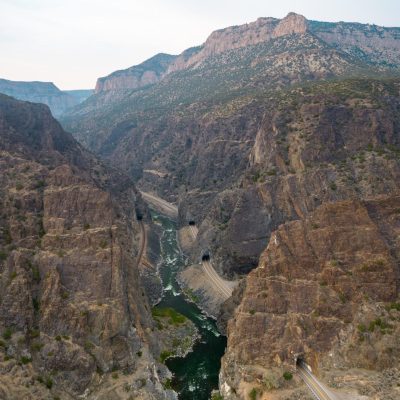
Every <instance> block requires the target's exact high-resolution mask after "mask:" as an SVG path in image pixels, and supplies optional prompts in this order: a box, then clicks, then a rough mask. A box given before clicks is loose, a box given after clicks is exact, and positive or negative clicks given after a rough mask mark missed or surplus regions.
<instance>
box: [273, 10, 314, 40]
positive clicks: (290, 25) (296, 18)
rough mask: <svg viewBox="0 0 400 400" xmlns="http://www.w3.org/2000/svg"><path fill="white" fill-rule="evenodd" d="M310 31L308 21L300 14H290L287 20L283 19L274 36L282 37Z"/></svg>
mask: <svg viewBox="0 0 400 400" xmlns="http://www.w3.org/2000/svg"><path fill="white" fill-rule="evenodd" d="M307 29H308V21H307V19H306V18H305V17H304V16H303V15H300V14H296V13H294V12H290V13H289V14H288V15H287V16H286V17H285V18H283V19H281V20H280V21H279V23H278V25H277V26H276V28H275V30H274V36H275V37H280V36H285V35H290V34H292V33H297V34H303V33H306V32H307Z"/></svg>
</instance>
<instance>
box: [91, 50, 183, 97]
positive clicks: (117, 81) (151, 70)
mask: <svg viewBox="0 0 400 400" xmlns="http://www.w3.org/2000/svg"><path fill="white" fill-rule="evenodd" d="M176 57H177V56H172V55H170V54H163V53H161V54H157V55H155V56H154V57H152V58H150V59H148V60H146V61H145V62H143V63H141V64H139V65H135V66H133V67H130V68H128V69H124V70H120V71H115V72H113V73H112V74H110V75H108V76H106V77H104V78H99V79H98V80H97V83H96V89H95V92H96V93H100V92H103V91H106V90H116V89H136V88H139V87H142V86H146V85H151V84H153V83H157V82H158V81H159V80H160V79H161V78H162V77H163V76H164V75H165V73H166V72H167V69H168V67H169V66H170V64H171V63H172V62H173V61H174V60H175V59H176Z"/></svg>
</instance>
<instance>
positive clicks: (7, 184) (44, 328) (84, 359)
mask: <svg viewBox="0 0 400 400" xmlns="http://www.w3.org/2000/svg"><path fill="white" fill-rule="evenodd" d="M0 152H1V158H0V170H1V174H0V181H1V185H0V186H1V190H0V204H1V215H0V227H1V231H0V233H1V236H0V273H1V274H0V332H1V334H2V340H1V342H0V397H1V398H3V399H22V398H24V399H38V398H40V399H53V398H54V397H58V398H60V399H76V398H77V397H78V396H80V395H82V394H85V396H86V397H87V398H92V396H95V397H96V398H107V399H119V398H122V397H121V394H122V393H126V391H125V386H126V385H128V386H127V388H128V389H129V390H131V386H130V385H134V382H135V379H136V380H138V381H140V380H141V379H142V380H143V379H144V380H147V379H150V381H149V384H148V385H139V386H140V387H139V388H137V392H136V394H137V395H140V393H142V395H143V393H144V395H146V396H148V397H146V398H154V399H164V398H165V399H166V398H168V395H167V393H166V392H165V391H164V388H163V387H162V385H161V382H160V379H162V378H161V377H162V373H161V375H160V374H159V375H157V373H155V372H154V371H155V369H154V368H157V367H155V366H156V364H157V363H156V362H155V360H154V359H153V356H152V351H153V350H154V352H155V353H157V351H158V349H157V343H156V342H155V340H153V337H152V334H151V328H152V327H153V321H152V318H151V314H150V312H149V311H150V308H149V304H148V301H147V298H146V296H145V295H144V293H143V290H142V289H141V287H140V286H139V275H138V265H137V256H138V250H139V249H138V248H139V243H140V238H139V232H140V229H139V225H138V221H137V220H136V215H137V213H140V214H141V215H144V216H145V215H146V209H145V207H144V205H143V203H142V200H141V197H140V195H139V194H138V192H137V191H136V189H135V187H134V186H133V184H132V183H131V181H130V180H129V178H127V177H126V176H124V175H123V174H121V173H119V172H116V171H114V170H112V169H110V168H109V167H105V166H104V165H103V164H102V163H101V162H99V161H98V160H97V159H96V158H95V157H94V156H93V155H91V154H90V153H88V152H87V151H85V150H84V149H83V148H82V147H81V146H80V145H79V144H78V143H77V142H76V141H75V140H74V139H73V137H72V136H71V135H70V134H67V133H65V132H64V131H63V130H62V128H61V127H60V125H59V124H58V123H57V121H55V120H54V119H53V118H52V116H51V113H50V111H49V109H48V108H47V107H46V106H44V105H40V104H32V103H25V102H19V101H17V100H14V99H12V98H10V97H7V96H4V95H1V96H0ZM138 210H139V211H138ZM143 364H144V365H143ZM139 365H140V368H139ZM153 367H154V368H153ZM159 368H161V369H162V368H163V367H159ZM164 372H165V371H164ZM136 374H139V375H140V376H139V375H136ZM128 376H130V378H129V379H128ZM132 382H133V383H132ZM102 396H105V397H102ZM170 396H172V395H171V394H170Z"/></svg>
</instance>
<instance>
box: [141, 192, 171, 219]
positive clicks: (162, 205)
mask: <svg viewBox="0 0 400 400" xmlns="http://www.w3.org/2000/svg"><path fill="white" fill-rule="evenodd" d="M140 193H141V195H142V196H143V199H144V200H145V201H147V202H148V203H150V204H152V205H153V206H155V207H157V208H159V209H161V210H162V212H163V213H165V214H167V215H168V216H169V217H171V218H174V219H176V218H178V207H177V206H176V205H174V204H172V203H169V202H168V201H166V200H163V199H161V198H160V197H157V196H156V195H154V194H152V193H147V192H140Z"/></svg>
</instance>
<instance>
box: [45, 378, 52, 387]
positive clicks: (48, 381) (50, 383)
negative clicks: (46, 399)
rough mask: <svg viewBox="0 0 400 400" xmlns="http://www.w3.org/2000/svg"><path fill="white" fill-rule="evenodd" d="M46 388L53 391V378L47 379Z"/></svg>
mask: <svg viewBox="0 0 400 400" xmlns="http://www.w3.org/2000/svg"><path fill="white" fill-rule="evenodd" d="M46 387H47V389H51V388H52V387H53V379H51V378H47V379H46Z"/></svg>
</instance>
